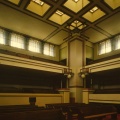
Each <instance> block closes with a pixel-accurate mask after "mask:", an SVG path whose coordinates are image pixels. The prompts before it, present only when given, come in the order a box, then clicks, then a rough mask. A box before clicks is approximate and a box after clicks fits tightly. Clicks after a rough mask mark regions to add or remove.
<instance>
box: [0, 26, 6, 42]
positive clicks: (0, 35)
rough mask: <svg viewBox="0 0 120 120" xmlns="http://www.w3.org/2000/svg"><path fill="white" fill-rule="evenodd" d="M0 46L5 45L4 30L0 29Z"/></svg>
mask: <svg viewBox="0 0 120 120" xmlns="http://www.w3.org/2000/svg"><path fill="white" fill-rule="evenodd" d="M0 44H5V30H3V29H1V28H0Z"/></svg>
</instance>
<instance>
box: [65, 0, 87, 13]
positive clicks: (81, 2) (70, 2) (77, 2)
mask: <svg viewBox="0 0 120 120" xmlns="http://www.w3.org/2000/svg"><path fill="white" fill-rule="evenodd" d="M87 4H89V0H67V2H65V4H64V6H65V7H67V8H68V9H70V10H71V11H73V12H75V13H77V12H79V11H80V10H81V9H82V8H84V7H85V6H86V5H87Z"/></svg>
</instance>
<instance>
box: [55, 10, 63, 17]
mask: <svg viewBox="0 0 120 120" xmlns="http://www.w3.org/2000/svg"><path fill="white" fill-rule="evenodd" d="M56 14H58V15H60V16H62V15H63V14H64V13H63V12H61V11H59V10H57V11H56Z"/></svg>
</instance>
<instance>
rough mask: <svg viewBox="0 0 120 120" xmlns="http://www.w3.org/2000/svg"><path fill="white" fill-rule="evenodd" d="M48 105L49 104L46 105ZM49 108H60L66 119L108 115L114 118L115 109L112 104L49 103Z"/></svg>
mask: <svg viewBox="0 0 120 120" xmlns="http://www.w3.org/2000/svg"><path fill="white" fill-rule="evenodd" d="M48 107H49V105H48ZM50 108H54V109H58V108H59V109H61V110H62V112H63V114H64V115H65V116H66V120H89V119H90V120H94V119H99V120H102V118H104V117H106V116H108V115H110V116H111V117H112V118H114V119H115V120H116V118H117V110H116V108H115V107H114V106H113V105H93V104H63V103H62V104H51V105H50Z"/></svg>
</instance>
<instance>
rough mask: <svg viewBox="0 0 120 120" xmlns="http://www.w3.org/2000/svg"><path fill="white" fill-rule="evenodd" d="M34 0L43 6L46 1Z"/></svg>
mask: <svg viewBox="0 0 120 120" xmlns="http://www.w3.org/2000/svg"><path fill="white" fill-rule="evenodd" d="M32 1H33V2H35V3H37V4H39V5H41V6H43V5H44V2H43V1H41V0H32Z"/></svg>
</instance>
